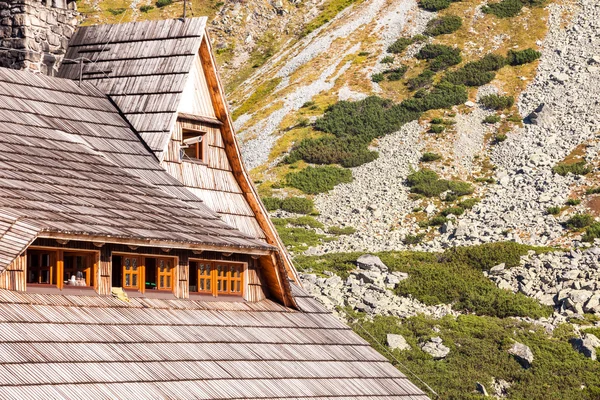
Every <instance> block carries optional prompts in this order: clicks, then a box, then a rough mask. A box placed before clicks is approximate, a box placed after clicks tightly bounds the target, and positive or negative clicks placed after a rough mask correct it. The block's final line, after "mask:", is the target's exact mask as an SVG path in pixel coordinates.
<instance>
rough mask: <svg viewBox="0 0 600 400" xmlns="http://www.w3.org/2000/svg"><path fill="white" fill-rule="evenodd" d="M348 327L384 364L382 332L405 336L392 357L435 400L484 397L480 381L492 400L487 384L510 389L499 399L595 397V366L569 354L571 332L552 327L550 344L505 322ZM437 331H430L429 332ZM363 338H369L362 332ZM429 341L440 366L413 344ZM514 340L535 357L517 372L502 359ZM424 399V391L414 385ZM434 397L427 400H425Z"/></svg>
mask: <svg viewBox="0 0 600 400" xmlns="http://www.w3.org/2000/svg"><path fill="white" fill-rule="evenodd" d="M354 317H355V318H354V319H352V320H351V322H350V325H351V326H352V327H353V329H354V330H355V332H356V333H357V334H359V335H361V336H362V337H363V338H364V339H365V340H367V341H368V342H370V344H371V345H372V346H373V347H374V348H375V349H377V350H378V351H380V352H381V354H383V355H385V356H387V357H388V358H389V360H390V362H392V363H396V360H395V359H393V358H391V357H389V355H388V353H387V351H389V349H387V348H384V347H383V346H382V344H383V343H385V342H386V335H387V334H389V333H394V334H400V335H402V336H404V338H405V339H406V341H407V342H408V344H409V345H410V346H411V349H410V350H405V351H397V350H396V351H393V354H394V357H395V358H396V359H397V362H398V363H401V365H402V366H398V368H399V369H400V370H401V371H404V372H405V371H406V369H409V370H410V371H412V372H414V373H415V374H416V375H417V376H419V377H420V378H421V379H422V380H423V381H424V382H427V384H428V385H430V386H431V387H432V388H434V389H435V391H436V392H437V393H438V394H439V399H440V400H458V399H460V400H476V399H483V398H484V397H483V395H481V394H479V393H477V392H476V391H475V382H481V383H482V384H483V385H484V386H485V387H486V388H487V391H488V392H490V396H491V397H490V398H494V397H493V395H492V393H493V388H492V379H496V380H498V379H502V380H505V381H508V382H511V386H510V388H509V389H508V394H507V397H506V399H544V400H594V399H598V398H600V363H599V362H598V361H594V360H591V359H589V358H586V357H584V356H583V355H581V354H579V353H578V352H576V351H575V350H573V348H572V346H571V344H570V343H569V339H570V337H571V335H572V329H569V327H570V325H567V324H564V325H560V326H559V327H557V328H556V329H555V331H554V335H553V336H552V337H549V336H548V335H547V334H546V333H545V332H544V331H543V329H541V328H540V327H539V326H536V325H534V324H529V323H526V322H522V321H518V320H515V319H511V318H506V319H500V318H494V317H486V316H476V315H462V316H459V317H458V318H456V319H455V318H452V317H450V316H448V317H444V318H442V319H435V318H430V317H425V316H416V317H411V318H406V319H399V318H396V317H381V316H377V317H375V318H373V319H368V318H366V317H363V316H362V315H355V316H354ZM434 328H435V329H436V330H438V332H434V330H433V329H434ZM367 332H368V333H367ZM432 336H439V337H441V338H442V340H443V342H444V344H445V345H446V346H448V347H450V353H449V354H448V356H447V357H446V358H445V359H444V360H443V361H435V360H433V359H432V357H431V356H430V355H428V354H426V353H424V352H423V351H422V350H421V349H420V348H419V346H418V345H419V343H420V342H422V341H424V340H427V339H429V338H430V337H432ZM515 341H518V342H520V343H524V344H526V345H527V346H529V347H530V348H531V350H532V352H533V354H534V357H535V359H534V361H533V367H532V368H529V369H523V368H522V367H521V366H520V365H519V364H518V362H517V361H516V360H515V359H514V358H513V357H511V356H510V355H508V354H507V349H508V348H509V347H510V346H511V345H512V343H514V342H515ZM415 384H417V385H418V386H421V389H423V390H424V391H425V392H426V393H428V394H429V392H428V391H427V388H426V387H424V385H422V384H420V383H419V382H418V381H416V380H415ZM434 397H435V396H433V395H431V398H434Z"/></svg>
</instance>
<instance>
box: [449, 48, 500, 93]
mask: <svg viewBox="0 0 600 400" xmlns="http://www.w3.org/2000/svg"><path fill="white" fill-rule="evenodd" d="M505 64H506V60H505V59H504V57H502V56H499V55H497V54H487V55H486V56H484V57H483V58H482V59H481V60H479V61H473V62H469V63H467V64H465V65H464V67H462V68H459V69H458V70H456V71H450V72H447V73H446V75H445V76H444V80H446V81H448V82H450V83H453V84H455V85H465V86H483V85H485V84H488V83H490V82H491V81H492V80H493V79H494V78H495V77H496V74H495V71H498V70H499V69H500V68H502V67H503V66H504V65H505Z"/></svg>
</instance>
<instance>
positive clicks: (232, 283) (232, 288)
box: [229, 281, 235, 292]
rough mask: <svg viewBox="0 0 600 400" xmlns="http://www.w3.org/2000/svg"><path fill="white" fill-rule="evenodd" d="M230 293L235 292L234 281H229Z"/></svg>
mask: <svg viewBox="0 0 600 400" xmlns="http://www.w3.org/2000/svg"><path fill="white" fill-rule="evenodd" d="M229 291H230V292H235V281H231V289H230V290H229Z"/></svg>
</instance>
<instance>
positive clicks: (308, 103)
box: [301, 101, 317, 108]
mask: <svg viewBox="0 0 600 400" xmlns="http://www.w3.org/2000/svg"><path fill="white" fill-rule="evenodd" d="M315 105H317V103H315V102H314V101H307V102H305V103H304V104H302V107H301V108H310V107H312V106H315Z"/></svg>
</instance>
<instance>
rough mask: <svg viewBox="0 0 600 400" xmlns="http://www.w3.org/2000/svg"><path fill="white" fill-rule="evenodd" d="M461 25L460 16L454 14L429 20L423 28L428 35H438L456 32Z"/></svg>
mask: <svg viewBox="0 0 600 400" xmlns="http://www.w3.org/2000/svg"><path fill="white" fill-rule="evenodd" d="M461 26H462V18H461V17H458V16H456V15H445V16H443V17H438V18H434V19H432V20H430V21H429V22H428V23H427V27H426V28H425V32H424V33H425V34H426V35H428V36H439V35H445V34H448V33H452V32H456V31H457V30H459V29H460V27H461Z"/></svg>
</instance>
